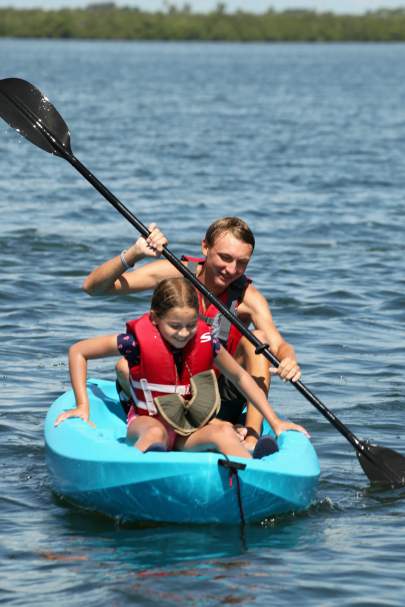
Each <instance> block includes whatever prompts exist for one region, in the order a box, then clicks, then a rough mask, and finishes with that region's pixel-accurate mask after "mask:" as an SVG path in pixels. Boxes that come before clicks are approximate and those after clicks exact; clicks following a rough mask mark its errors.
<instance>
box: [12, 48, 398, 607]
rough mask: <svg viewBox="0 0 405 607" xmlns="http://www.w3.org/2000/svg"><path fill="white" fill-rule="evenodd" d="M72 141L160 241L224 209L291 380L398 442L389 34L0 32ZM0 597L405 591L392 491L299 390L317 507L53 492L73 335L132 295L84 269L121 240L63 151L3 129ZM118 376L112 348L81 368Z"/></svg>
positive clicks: (94, 329)
mask: <svg viewBox="0 0 405 607" xmlns="http://www.w3.org/2000/svg"><path fill="white" fill-rule="evenodd" d="M0 53H1V57H2V66H3V71H2V77H10V76H17V77H22V78H25V79H27V80H29V81H32V82H33V83H35V84H36V85H37V86H38V87H39V88H40V89H41V90H43V91H44V92H45V93H46V94H47V95H48V96H49V98H50V99H51V100H52V102H53V103H54V104H55V105H56V107H57V108H58V110H59V111H60V112H61V114H62V116H63V117H64V119H65V120H66V122H67V124H68V125H69V127H70V129H71V135H72V147H73V150H74V152H75V154H76V155H77V156H78V157H79V159H80V160H81V161H82V162H84V163H85V164H86V165H87V166H88V168H89V169H91V170H92V171H93V172H94V173H95V174H96V175H97V176H98V177H99V178H100V179H101V180H102V181H103V183H105V185H107V187H109V188H110V189H111V190H112V191H113V192H114V193H115V194H116V195H117V196H118V197H119V198H120V199H121V200H122V201H123V202H124V203H125V204H127V205H128V206H129V208H130V209H131V210H132V211H133V212H134V213H135V214H136V215H137V216H138V217H139V218H140V219H141V220H142V221H143V222H144V223H149V222H151V221H156V222H158V224H159V225H161V226H162V227H163V228H164V229H165V231H166V233H167V235H168V236H169V238H170V246H171V249H172V250H173V252H174V253H176V254H178V255H180V254H181V253H185V252H187V253H189V254H198V252H199V247H198V242H199V240H200V239H201V237H202V236H203V232H204V229H205V227H206V226H207V225H208V224H209V223H210V222H211V221H212V220H214V219H215V218H217V217H219V216H223V215H226V214H237V215H240V216H242V217H243V218H245V219H246V220H247V221H248V222H249V224H250V225H251V227H252V228H253V230H254V232H255V234H256V237H257V251H256V252H255V256H254V259H253V261H252V262H251V266H250V267H249V273H250V275H251V276H253V277H254V279H255V282H256V284H257V285H258V287H259V288H260V289H261V290H262V291H263V293H264V294H265V295H266V297H267V298H268V300H269V302H270V304H271V308H272V312H273V316H274V318H275V319H276V322H277V324H278V326H279V328H280V329H281V330H282V332H283V334H284V335H285V336H286V338H287V339H288V340H289V341H291V342H292V343H293V344H294V345H295V347H296V350H297V352H298V355H299V360H300V362H301V365H302V369H303V380H304V382H305V383H306V384H307V385H308V386H309V387H310V388H311V389H312V390H313V391H314V392H315V394H317V395H318V396H319V397H320V398H321V399H322V400H323V402H325V404H326V405H327V406H328V407H330V408H331V409H332V410H333V411H334V412H335V413H336V414H337V415H338V416H339V418H340V419H342V421H344V423H346V424H347V425H348V426H349V428H350V429H351V430H352V431H354V432H355V433H356V434H358V435H359V436H360V437H364V438H367V439H370V440H373V441H375V442H377V443H378V444H382V445H385V446H389V447H391V448H394V449H395V450H398V451H402V452H405V448H404V444H403V442H404V391H405V382H404V378H403V369H404V354H405V345H404V344H405V331H404V321H405V312H404V310H405V305H404V304H405V298H404V286H405V278H404V265H405V262H404V258H405V255H404V253H405V244H404V238H403V231H404V219H405V211H404V208H405V207H404V202H403V199H404V191H405V172H404V160H403V159H404V158H405V113H404V107H405V88H404V85H403V83H404V80H405V67H404V66H405V46H404V45H392V46H385V45H363V46H362V45H341V46H335V45H330V46H326V45H293V44H291V45H274V46H266V45H246V46H243V45H237V44H235V45H223V44H190V45H187V44H170V43H168V44H159V43H149V44H143V43H136V44H133V43H124V42H112V43H102V42H96V43H87V42H60V41H30V40H25V41H15V40H0ZM0 191H1V194H0V208H1V233H0V260H1V261H0V276H1V281H0V298H1V299H0V301H1V329H0V331H1V345H0V348H1V368H0V384H1V395H2V398H1V414H0V433H1V442H0V467H1V475H0V479H1V480H0V495H1V510H0V529H1V532H0V533H1V548H0V567H1V578H0V579H1V581H0V589H1V594H0V601H2V602H4V603H6V604H7V605H13V606H17V605H24V606H26V605H42V604H51V605H53V604H59V605H70V606H72V605H73V606H74V605H83V604H86V605H88V606H89V607H90V606H92V605H97V606H100V605H127V604H137V605H145V606H152V605H165V606H166V605H175V604H189V605H196V606H198V607H209V606H214V605H221V604H225V605H226V604H239V605H245V606H251V605H264V604H267V603H270V604H272V605H276V606H284V605H290V604H300V605H310V606H312V605H322V606H325V607H326V606H327V607H335V606H336V607H338V606H339V607H341V606H342V605H345V606H349V605H350V606H352V605H353V606H354V605H355V606H357V607H360V606H367V607H368V606H370V605H373V606H377V605H380V606H384V607H386V606H402V605H403V604H404V601H405V589H404V582H403V579H404V577H403V561H404V559H405V545H404V540H403V537H404V531H405V525H404V522H403V520H404V513H405V491H404V490H396V491H387V492H382V491H374V490H371V489H370V488H369V485H368V482H367V479H366V477H365V475H364V474H363V472H362V471H361V469H360V467H359V465H358V463H357V461H356V457H355V453H354V451H353V449H352V447H351V446H350V445H349V444H348V443H347V441H346V440H345V439H344V438H343V437H342V436H341V435H340V434H339V433H338V432H337V431H336V430H335V429H334V427H333V426H331V424H330V423H329V422H327V421H326V420H325V419H324V418H323V417H322V416H321V415H320V413H318V412H317V411H316V410H315V409H314V408H313V407H312V406H311V405H310V403H308V402H307V401H306V400H305V399H304V398H303V397H302V396H300V395H299V394H298V393H297V392H296V391H295V390H294V389H293V388H292V387H290V386H288V385H284V384H282V385H281V383H280V382H277V380H275V381H274V382H273V387H272V402H273V404H274V406H275V407H276V408H277V409H278V410H279V411H280V412H283V413H285V414H287V415H288V416H290V417H291V418H292V419H293V420H294V421H296V422H298V423H301V424H303V425H305V426H306V427H307V428H308V429H309V430H310V432H311V434H312V437H313V443H314V445H315V448H316V449H317V451H318V454H319V458H320V462H321V468H322V476H321V481H320V485H319V490H318V494H317V499H316V501H315V503H314V504H313V506H312V507H311V509H310V510H309V512H307V513H304V514H300V515H295V516H294V515H290V516H285V517H281V518H279V519H276V520H269V521H267V522H266V523H264V524H263V525H257V526H250V527H248V528H247V529H245V532H244V534H242V535H241V533H240V530H239V529H238V528H234V527H232V528H221V527H208V528H201V527H178V526H153V525H152V526H132V527H129V528H122V527H121V528H120V527H117V526H116V525H115V524H114V522H113V521H109V520H105V519H103V518H101V517H97V516H92V515H87V514H83V513H82V512H80V511H77V510H75V509H74V508H71V507H69V506H67V505H66V504H65V503H63V502H61V501H60V500H58V499H57V498H56V497H55V496H54V495H53V494H52V492H51V488H50V482H49V478H48V474H47V470H46V466H45V463H44V447H43V436H42V432H43V420H44V417H45V414H46V410H47V408H48V406H49V404H50V403H51V402H52V401H53V400H54V399H55V398H56V396H57V395H58V394H60V393H61V392H62V391H64V390H65V389H66V388H67V387H68V385H69V380H68V373H67V366H66V352H67V348H68V346H69V345H70V344H71V343H73V342H74V341H76V340H78V339H80V338H82V337H86V336H91V335H95V334H103V333H111V332H116V331H117V332H118V331H120V330H121V328H122V326H123V323H124V321H125V319H127V318H130V317H134V316H136V315H137V314H139V313H140V312H143V311H144V310H145V309H146V307H147V304H148V295H145V294H144V295H137V296H133V297H126V298H121V299H118V298H89V297H88V296H87V295H85V294H84V293H83V292H82V291H81V288H80V286H81V283H82V280H83V278H84V277H85V275H86V274H87V273H88V272H89V271H90V269H91V268H93V267H95V266H96V265H97V264H98V263H100V262H102V261H103V260H105V259H107V258H109V257H111V256H113V255H116V254H117V253H119V252H120V251H121V250H122V249H123V248H125V247H126V246H128V245H129V243H130V242H131V240H132V239H134V238H135V237H136V235H135V234H134V230H133V228H132V227H131V226H130V225H129V224H128V223H127V222H126V221H125V220H124V219H123V218H122V217H121V216H120V215H118V213H117V212H116V211H115V210H114V209H113V208H112V207H111V206H110V205H108V204H107V203H106V202H105V201H104V199H102V198H101V197H100V196H99V195H98V194H97V193H96V191H95V190H93V189H92V188H91V187H90V186H89V184H87V182H85V180H84V179H82V178H81V177H80V175H79V174H78V173H77V172H76V171H74V170H73V169H72V167H71V166H70V165H69V164H68V163H66V162H65V161H63V160H61V159H58V158H56V157H53V156H51V155H48V154H46V153H45V152H43V151H42V150H39V149H38V148H35V147H34V146H32V145H31V144H29V143H28V142H26V141H25V140H23V139H22V138H20V137H18V136H17V135H16V134H15V132H14V131H12V130H11V129H9V128H8V127H7V126H6V125H5V124H4V123H3V122H2V123H1V125H0ZM91 374H92V375H93V376H97V377H111V376H112V362H111V361H103V362H97V363H93V364H92V365H91Z"/></svg>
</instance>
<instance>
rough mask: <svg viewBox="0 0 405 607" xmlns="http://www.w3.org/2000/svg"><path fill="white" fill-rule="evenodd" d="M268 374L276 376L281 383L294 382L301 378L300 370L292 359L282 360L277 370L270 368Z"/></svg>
mask: <svg viewBox="0 0 405 607" xmlns="http://www.w3.org/2000/svg"><path fill="white" fill-rule="evenodd" d="M270 373H273V375H278V376H279V377H280V379H282V380H283V381H292V382H295V381H298V380H299V379H300V377H301V369H300V367H299V365H298V363H297V361H296V360H295V359H293V358H283V360H281V361H280V364H279V366H278V367H277V368H276V367H270Z"/></svg>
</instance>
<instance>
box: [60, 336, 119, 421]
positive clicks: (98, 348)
mask: <svg viewBox="0 0 405 607" xmlns="http://www.w3.org/2000/svg"><path fill="white" fill-rule="evenodd" d="M119 354H120V353H119V351H118V346H117V335H101V336H100V337H94V338H92V339H84V340H83V341H78V342H76V343H75V344H73V346H71V347H70V348H69V372H70V380H71V382H72V388H73V392H74V394H75V400H76V407H75V408H74V409H69V410H68V411H64V412H63V413H61V414H60V415H58V417H57V419H56V421H55V426H58V425H59V424H60V423H61V422H63V421H64V420H65V419H68V418H69V417H80V418H81V419H83V420H84V421H85V422H88V423H90V424H91V422H90V421H89V415H90V406H89V397H88V395H87V387H86V381H87V361H88V360H91V359H95V358H104V357H107V356H118V355H119Z"/></svg>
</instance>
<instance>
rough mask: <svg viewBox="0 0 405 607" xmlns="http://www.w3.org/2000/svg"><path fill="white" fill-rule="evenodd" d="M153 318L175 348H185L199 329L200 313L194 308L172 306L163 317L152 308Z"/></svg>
mask: <svg viewBox="0 0 405 607" xmlns="http://www.w3.org/2000/svg"><path fill="white" fill-rule="evenodd" d="M151 319H152V322H153V324H154V325H155V326H156V327H157V328H158V329H159V331H160V334H161V336H162V337H163V339H165V340H166V341H167V342H168V343H169V344H170V345H171V346H173V347H174V348H184V347H185V346H186V345H187V344H188V342H189V341H190V339H192V338H193V337H194V335H195V334H196V331H197V320H198V314H197V311H196V310H194V308H189V307H184V308H179V307H176V308H171V309H170V310H169V311H168V312H167V313H166V314H165V315H164V316H163V317H161V318H159V317H157V316H156V314H155V313H154V312H153V310H152V312H151Z"/></svg>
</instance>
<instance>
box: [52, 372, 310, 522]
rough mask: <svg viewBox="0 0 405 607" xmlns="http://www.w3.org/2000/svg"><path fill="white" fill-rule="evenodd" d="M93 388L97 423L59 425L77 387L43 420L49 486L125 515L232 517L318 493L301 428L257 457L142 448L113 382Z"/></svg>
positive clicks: (259, 515)
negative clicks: (132, 438) (129, 438)
mask: <svg viewBox="0 0 405 607" xmlns="http://www.w3.org/2000/svg"><path fill="white" fill-rule="evenodd" d="M88 392H89V397H90V407H91V419H92V421H93V422H94V423H95V424H96V427H95V428H93V427H91V426H90V425H89V424H87V423H85V422H84V421H83V420H81V419H74V418H71V419H68V420H66V421H64V422H63V423H62V424H60V425H59V426H58V427H55V426H54V422H55V419H56V417H57V416H58V415H59V413H61V412H62V411H64V410H66V409H70V408H72V407H73V406H74V403H75V400H74V395H73V391H72V390H69V391H68V392H66V393H65V394H63V395H62V396H60V397H59V398H58V399H57V400H56V401H55V402H54V403H53V404H52V405H51V407H50V409H49V411H48V414H47V417H46V420H45V446H46V459H47V465H48V468H49V472H50V475H51V479H52V485H53V488H54V490H55V492H56V493H57V494H59V495H61V496H63V497H64V498H66V499H67V500H69V501H70V502H72V503H75V504H77V505H79V506H81V507H83V508H86V509H88V510H91V511H96V512H100V513H103V514H105V515H107V516H110V517H114V518H117V519H119V520H121V521H155V522H173V523H197V524H199V523H225V524H234V523H239V522H240V521H241V520H245V521H246V522H256V521H262V520H264V519H265V518H267V517H270V516H274V515H278V514H282V513H287V512H292V511H295V512H297V511H301V510H305V509H307V508H308V507H309V506H310V504H311V502H312V501H313V499H314V496H315V491H316V487H317V483H318V478H319V473H320V470H319V461H318V458H317V455H316V452H315V450H314V448H313V446H312V444H311V442H310V441H309V440H308V438H306V437H305V436H304V434H302V433H300V432H293V431H289V432H284V433H283V434H281V435H280V436H279V437H278V446H279V451H278V452H276V453H273V454H272V455H269V456H266V457H264V458H263V459H256V460H253V459H250V460H246V459H242V458H233V457H232V458H226V457H225V456H224V455H222V454H220V453H214V452H205V453H202V452H201V453H187V452H181V451H171V452H167V453H161V452H149V453H142V452H141V451H139V450H138V449H136V448H134V447H133V446H131V445H129V444H127V443H126V440H125V436H126V422H125V414H124V412H123V410H122V407H121V405H120V403H119V400H118V395H117V392H116V389H115V383H114V382H112V381H105V380H94V379H90V380H89V381H88Z"/></svg>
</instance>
